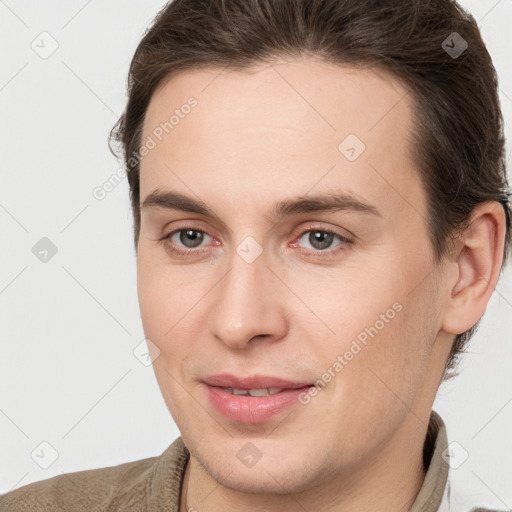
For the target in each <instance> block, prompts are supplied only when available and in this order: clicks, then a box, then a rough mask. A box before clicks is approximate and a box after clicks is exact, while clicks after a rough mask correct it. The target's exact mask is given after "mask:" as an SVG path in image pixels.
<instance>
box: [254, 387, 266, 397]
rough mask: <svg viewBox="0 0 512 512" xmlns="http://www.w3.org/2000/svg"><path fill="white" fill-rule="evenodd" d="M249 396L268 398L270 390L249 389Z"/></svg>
mask: <svg viewBox="0 0 512 512" xmlns="http://www.w3.org/2000/svg"><path fill="white" fill-rule="evenodd" d="M249 395H251V396H267V395H268V389H265V388H263V389H249Z"/></svg>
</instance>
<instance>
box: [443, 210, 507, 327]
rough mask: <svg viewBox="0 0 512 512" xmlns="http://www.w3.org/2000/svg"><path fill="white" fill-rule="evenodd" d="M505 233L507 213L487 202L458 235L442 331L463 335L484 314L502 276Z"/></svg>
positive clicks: (475, 211)
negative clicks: (458, 243)
mask: <svg viewBox="0 0 512 512" xmlns="http://www.w3.org/2000/svg"><path fill="white" fill-rule="evenodd" d="M505 234H506V217H505V210H504V209H503V206H502V205H501V204H500V203H498V202H497V201H486V202H485V203H481V204H479V205H478V206H477V207H476V208H475V209H474V210H473V213H472V215H471V220H470V225H469V226H468V228H467V229H466V231H465V232H464V233H463V234H462V235H459V238H460V241H461V244H460V245H459V246H458V247H459V248H458V249H457V254H456V255H455V257H454V263H455V273H454V279H453V280H452V285H451V286H450V289H449V290H448V292H449V293H450V292H451V295H449V296H448V298H447V303H446V307H445V310H444V314H443V326H442V330H444V331H446V332H448V333H450V334H461V333H463V332H465V331H467V330H468V329H470V328H471V327H473V325H475V324H476V323H477V322H478V320H480V318H481V317H482V315H483V314H484V313H485V309H486V307H487V304H488V302H489V299H490V298H491V295H492V292H493V291H494V288H495V286H496V283H497V281H498V277H499V275H500V270H501V265H502V262H503V249H504V244H505ZM461 246H462V248H461ZM457 273H458V275H457Z"/></svg>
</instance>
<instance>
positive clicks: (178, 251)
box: [158, 226, 353, 258]
mask: <svg viewBox="0 0 512 512" xmlns="http://www.w3.org/2000/svg"><path fill="white" fill-rule="evenodd" d="M181 231H195V232H197V233H202V234H203V235H208V233H207V232H206V231H204V230H203V229H198V228H196V227H194V226H183V227H181V228H180V229H175V230H174V231H171V232H170V233H168V234H167V235H164V236H163V237H161V238H159V239H158V241H159V242H162V243H164V246H165V249H166V250H167V251H168V252H169V253H170V254H172V255H178V256H186V255H188V254H201V253H203V252H204V251H205V250H207V248H205V247H201V248H193V249H186V250H183V249H177V248H176V247H175V246H173V245H170V244H168V243H166V242H167V240H169V239H170V238H171V237H172V236H173V235H175V234H176V233H180V232H181ZM310 231H317V232H319V233H326V234H328V235H334V236H335V237H338V238H339V239H340V242H341V243H340V244H338V245H337V246H335V248H334V249H325V250H319V249H317V250H315V249H302V251H304V250H305V251H306V252H308V253H310V251H312V252H313V254H314V256H315V257H318V258H326V257H332V256H333V255H336V254H338V253H339V252H341V251H344V250H345V249H346V248H345V247H343V246H344V245H345V244H346V245H351V244H353V241H352V240H350V239H349V238H346V237H344V236H343V235H340V234H339V233H336V232H335V231H331V230H329V229H321V228H319V227H318V226H306V227H305V228H302V230H300V231H297V232H295V233H294V234H293V237H294V239H295V238H296V239H297V242H298V240H299V239H300V238H302V237H303V236H304V235H305V234H306V233H309V232H310ZM208 236H211V235H208ZM294 243H295V242H294Z"/></svg>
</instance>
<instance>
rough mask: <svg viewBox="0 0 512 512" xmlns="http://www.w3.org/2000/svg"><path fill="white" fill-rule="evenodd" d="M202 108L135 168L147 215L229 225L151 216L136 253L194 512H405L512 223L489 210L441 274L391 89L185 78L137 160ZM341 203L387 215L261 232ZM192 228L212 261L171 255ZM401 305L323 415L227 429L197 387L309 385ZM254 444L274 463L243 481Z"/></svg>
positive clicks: (379, 79) (268, 77)
mask: <svg viewBox="0 0 512 512" xmlns="http://www.w3.org/2000/svg"><path fill="white" fill-rule="evenodd" d="M190 96H194V97H195V98H196V99H197V101H198V105H197V107H196V108H195V109H193V110H192V112H191V113H190V114H189V115H187V116H186V117H185V118H184V119H180V123H179V125H177V126H176V127H175V128H174V129H173V130H172V131H171V132H169V134H168V135H166V136H165V137H164V138H163V139H162V141H161V142H159V143H158V145H157V146H156V147H155V148H154V149H152V150H151V151H150V152H149V154H148V155H147V156H145V157H144V159H143V160H142V162H141V175H140V176H141V181H140V187H141V188H140V192H141V204H142V203H143V202H144V199H145V198H146V197H147V196H148V195H149V194H150V193H151V192H153V191H155V190H156V189H159V190H161V191H162V190H173V191H176V192H180V193H183V194H186V195H188V196H191V197H192V198H194V199H196V200H197V199H200V200H201V201H203V202H204V203H205V204H207V205H208V206H209V207H210V208H211V209H212V210H213V211H214V212H215V214H216V218H214V217H209V216H204V215H201V214H193V213H189V212H183V211H174V210H167V209H165V208H156V207H155V208H143V209H142V212H141V231H140V237H139V241H138V247H137V272H138V295H139V302H140V309H141V315H142V321H143V325H144V330H145V334H146V337H147V338H149V339H150V340H151V341H152V342H153V343H154V346H155V347H157V348H154V349H153V351H154V353H155V357H156V356H158V357H156V359H155V360H154V363H153V366H154V371H155V374H156V377H157V380H158V383H159V386H160V389H161V391H162V394H163V397H164V399H165V401H166V404H167V406H168V408H169V410H170V412H171V414H172V417H173V419H174V421H175V422H176V424H177V426H178V428H179V429H180V432H181V433H182V438H183V440H184V442H185V444H186V446H187V447H188V449H189V451H190V453H191V458H190V461H189V464H188V466H187V470H186V478H185V484H184V488H183V492H182V498H181V510H182V511H185V510H189V509H191V508H192V507H193V509H195V510H197V511H199V512H201V511H204V510H208V512H217V511H223V512H225V511H235V510H237V511H239V510H244V511H256V510H257V511H263V510H265V511H274V510H275V511H280V512H283V511H284V512H288V511H296V510H298V509H301V510H302V508H301V507H303V509H305V510H316V511H334V510H344V511H345V512H353V511H361V510H369V509H375V508H376V506H377V504H378V508H379V510H383V511H397V510H408V509H409V508H410V506H411V505H412V503H413V502H414V499H415V497H416V495H417V493H418V492H419V489H420V488H421V485H422V483H423V480H424V476H425V472H424V469H423V465H422V449H423V441H424V438H425V435H426V431H427V425H428V421H429V417H430V412H431V408H432V404H433V401H434V398H435V395H436V392H437V389H438V387H439V384H440V382H441V379H442V376H443V373H444V369H445V364H446V361H447V358H448V354H449V351H450V347H451V344H452V342H453V339H454V335H455V334H458V333H461V332H464V331H465V330H466V329H468V328H469V327H471V326H472V325H473V324H474V323H476V321H477V320H478V319H479V318H480V317H481V316H482V314H483V313H484V311H485V307H486V305H487V303H488V300H489V298H490V296H491V294H492V291H493V287H494V285H495V283H496V281H497V279H498V275H499V270H500V266H501V262H502V251H503V244H504V233H505V216H504V213H503V209H502V208H501V207H498V206H499V205H498V204H497V203H494V202H488V203H484V204H482V205H480V206H479V207H478V208H477V209H476V210H475V212H474V215H473V218H472V223H471V225H470V227H469V228H468V230H467V231H466V233H465V234H464V237H462V238H461V239H459V240H457V243H456V244H455V246H454V251H453V253H452V254H451V255H449V256H448V257H446V258H445V259H444V260H443V261H442V262H441V264H438V265H435V264H434V260H433V252H432V246H431V243H430V240H429V237H428V232H427V227H426V220H425V219H426V217H427V209H426V196H425V192H424V190H423V186H422V183H421V182H420V180H419V177H418V172H417V170H416V169H415V166H414V163H413V161H412V159H411V157H410V155H409V152H408V149H409V144H408V141H409V134H410V132H411V130H413V129H414V126H415V121H414V118H413V116H412V110H411V107H412V104H411V101H412V100H411V98H410V97H409V96H408V95H407V94H406V91H405V89H404V88H403V87H402V85H401V84H400V83H398V82H397V81H396V80H394V79H392V78H391V77H390V76H389V75H387V74H385V73H382V72H377V71H375V70H373V71H372V70H370V69H355V68H350V67H344V66H334V65H332V64H327V63H324V62H321V61H320V60H317V59H314V58H312V57H307V58H306V57H301V58H299V59H296V60H286V61H284V60H279V59H276V61H275V62H273V63H272V65H269V64H260V65H258V66H255V67H254V68H253V69H252V70H251V71H250V72H248V71H244V72H238V71H227V70H224V72H222V73H221V70H220V69H195V70H190V71H186V72H181V73H179V74H177V75H176V76H174V77H172V78H171V79H170V80H167V81H166V82H164V83H163V84H162V86H161V87H159V88H158V89H157V91H156V92H155V93H154V95H153V97H152V99H151V102H150V105H149V107H148V110H147V114H146V118H145V123H144V132H143V140H144V139H145V138H146V136H148V135H150V134H151V132H152V130H153V129H154V127H156V126H158V125H159V123H161V122H162V121H165V120H166V119H168V118H169V115H170V114H169V113H172V112H173V111H174V110H175V109H176V108H179V107H180V106H181V105H183V104H184V103H186V101H187V99H188V98H189V97H190ZM351 133H353V134H356V135H357V136H358V137H359V138H360V139H361V140H362V141H364V144H365V145H366V150H365V151H364V152H363V153H362V154H361V155H360V156H359V158H357V160H355V161H353V162H350V161H349V160H348V159H347V158H345V156H344V155H343V154H342V153H341V152H340V151H339V150H338V145H339V144H340V142H342V141H343V140H344V139H345V137H347V135H348V134H351ZM334 189H336V190H344V191H351V192H352V193H354V194H356V195H357V196H358V197H359V198H362V199H363V200H364V201H365V202H366V203H370V204H371V205H373V206H375V207H376V208H377V209H378V210H379V212H380V214H381V215H380V216H375V215H371V214H368V213H364V212H357V211H331V212H319V213H305V214H297V215H293V216H290V217H284V218H281V219H271V218H269V217H268V212H269V211H270V210H271V209H272V207H273V206H274V204H275V203H277V202H278V201H280V200H282V199H284V198H289V197H295V196H302V195H305V194H307V195H311V194H317V193H329V192H330V191H332V190H334ZM497 205H498V206H497ZM310 224H314V226H313V228H310V227H309V225H310ZM180 228H181V229H199V230H204V231H206V233H207V234H206V235H205V236H204V239H203V241H202V242H196V244H197V245H199V247H200V249H201V250H202V251H203V252H202V253H198V252H197V250H198V249H194V247H195V246H194V245H193V244H192V242H189V245H185V243H186V242H187V239H186V237H185V235H183V236H182V237H181V238H180V236H179V235H180V233H178V234H176V235H174V236H173V237H172V239H168V240H163V241H160V240H159V238H161V237H163V236H164V235H166V234H169V233H171V232H174V231H176V230H178V229H180ZM308 228H309V229H310V230H313V232H314V231H315V230H320V231H322V230H331V231H334V232H335V233H336V234H339V235H341V236H345V237H347V238H350V239H351V240H352V243H346V242H343V241H342V240H341V239H338V238H337V237H336V236H335V237H334V238H333V239H332V242H331V244H330V245H328V246H327V248H323V249H322V248H321V247H320V246H319V244H318V243H317V244H316V245H314V244H315V241H314V239H313V240H312V239H311V237H310V238H308V235H309V234H310V233H311V231H307V230H308ZM303 233H306V234H305V235H302V234H303ZM247 236H252V237H253V238H254V239H255V240H256V241H257V242H258V243H259V245H260V246H261V248H262V251H263V252H262V253H261V254H260V255H259V257H258V258H256V259H255V260H254V261H253V262H252V263H247V262H246V261H245V260H244V259H243V258H242V257H240V256H239V254H238V253H237V251H236V249H237V247H238V246H239V244H240V243H241V242H242V241H243V240H244V239H245V238H246V237H247ZM294 242H297V243H296V244H295V245H293V243H294ZM166 244H167V245H172V246H175V247H177V248H179V249H182V250H184V251H187V250H188V251H189V252H188V254H186V255H183V256H176V255H172V254H170V253H169V252H168V251H167V250H166ZM319 247H320V248H319ZM340 249H341V250H340ZM337 250H338V252H336V251H337ZM193 251H196V252H195V253H194V252H193ZM319 254H321V255H324V256H323V257H319ZM397 302H398V303H399V304H400V305H401V306H402V309H401V311H400V312H399V313H397V314H396V315H395V316H394V318H393V319H392V320H390V321H389V322H387V323H386V324H385V327H384V328H383V329H381V330H380V331H379V332H378V334H377V335H376V336H375V337H373V338H369V341H368V343H367V345H366V346H364V348H363V349H362V350H361V351H360V352H359V353H358V354H357V355H356V356H354V358H353V359H352V360H351V361H350V362H349V363H348V364H347V365H346V366H344V367H343V369H342V371H339V372H338V373H337V374H336V376H335V377H334V378H332V380H331V381H330V382H329V383H328V385H327V386H325V388H324V389H322V390H321V391H320V392H319V393H318V395H317V396H315V397H314V398H312V399H311V401H310V402H309V403H308V404H307V405H301V404H299V403H297V404H294V405H293V406H292V407H291V408H289V409H287V410H285V411H284V412H283V413H280V414H278V415H277V416H274V417H273V418H272V419H271V420H269V421H267V422H265V423H262V424H257V425H248V424H242V423H237V422H234V421H230V420H228V419H226V418H225V417H223V416H221V415H220V414H219V413H218V412H217V411H216V410H215V409H214V408H213V406H212V405H211V404H210V402H209V401H208V399H207V396H206V395H205V393H204V390H203V388H202V386H201V384H200V382H201V379H202V378H204V377H205V376H207V375H211V374H216V373H224V372H230V373H234V374H237V375H244V376H245V375H250V374H255V373H259V374H266V375H276V376H280V377H282V378H286V379H290V380H300V381H307V382H311V383H313V382H315V381H316V380H317V379H319V378H320V377H321V376H322V374H324V372H326V371H327V369H328V368H330V367H332V365H333V363H334V362H335V361H336V359H337V357H338V355H340V354H344V353H345V352H346V350H347V349H349V347H350V344H351V342H352V341H353V340H354V339H356V337H357V335H358V334H359V333H361V331H364V329H365V328H366V327H369V326H372V325H374V324H375V322H376V321H377V320H378V319H379V318H380V315H381V314H383V313H385V312H386V311H387V310H388V309H390V308H391V307H392V305H393V304H394V303H397ZM157 349H158V350H157ZM247 441H250V442H251V443H253V444H254V445H255V446H256V447H257V449H258V450H259V451H260V453H261V455H262V456H261V459H260V460H259V461H258V462H257V463H256V464H255V465H254V466H252V467H250V468H249V467H246V466H245V465H244V464H242V463H241V462H240V460H239V459H238V458H237V452H238V451H239V450H240V449H241V447H242V446H243V445H244V444H245V443H246V442H247Z"/></svg>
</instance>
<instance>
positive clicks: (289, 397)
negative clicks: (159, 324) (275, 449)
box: [203, 374, 311, 424]
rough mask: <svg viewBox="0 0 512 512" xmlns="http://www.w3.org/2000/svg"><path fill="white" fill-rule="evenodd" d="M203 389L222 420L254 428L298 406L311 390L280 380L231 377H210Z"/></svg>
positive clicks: (254, 376)
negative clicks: (251, 424)
mask: <svg viewBox="0 0 512 512" xmlns="http://www.w3.org/2000/svg"><path fill="white" fill-rule="evenodd" d="M203 385H204V390H205V393H206V395H207V397H208V399H209V401H210V403H211V404H212V405H213V406H214V408H215V409H216V410H217V411H218V412H219V413H221V414H222V415H223V416H224V417H226V418H228V419H230V420H232V421H236V422H240V423H253V424H254V423H262V422H266V421H269V420H270V419H271V418H272V417H274V416H275V415H277V414H279V413H281V412H283V411H284V410H285V409H288V408H289V407H291V406H293V405H294V404H295V405H297V404H298V401H299V400H298V399H299V395H301V394H302V393H304V391H306V390H307V389H308V388H309V387H310V386H311V384H310V383H306V382H299V381H293V380H286V379H282V378H280V377H271V376H264V375H252V376H246V377H240V376H236V375H232V374H222V375H210V376H209V377H207V378H205V379H204V380H203ZM271 391H272V392H271Z"/></svg>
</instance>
